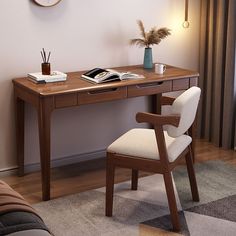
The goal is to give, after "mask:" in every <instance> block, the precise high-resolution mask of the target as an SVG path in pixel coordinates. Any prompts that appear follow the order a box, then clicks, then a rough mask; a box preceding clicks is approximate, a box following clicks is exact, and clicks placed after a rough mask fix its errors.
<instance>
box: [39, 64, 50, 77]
mask: <svg viewBox="0 0 236 236" xmlns="http://www.w3.org/2000/svg"><path fill="white" fill-rule="evenodd" d="M41 68H42V74H43V75H51V65H50V63H42V64H41Z"/></svg>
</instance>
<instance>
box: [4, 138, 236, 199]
mask: <svg viewBox="0 0 236 236" xmlns="http://www.w3.org/2000/svg"><path fill="white" fill-rule="evenodd" d="M215 159H217V160H222V161H225V162H227V163H230V164H233V165H236V152H235V151H233V150H223V149H220V148H217V147H215V146H214V145H212V144H210V143H208V142H206V141H204V140H197V143H196V162H203V161H207V160H215ZM140 174H141V175H142V176H145V175H148V173H144V172H142V173H140ZM40 178H41V176H40V172H35V173H30V174H27V175H25V176H24V177H17V176H6V177H3V178H1V179H2V180H3V181H5V182H7V183H8V184H9V185H10V186H11V187H12V188H13V189H15V190H16V191H17V192H19V193H20V194H22V195H23V196H24V198H25V199H26V200H27V201H29V202H30V203H37V202H40V201H41V180H40ZM130 178H131V171H130V170H128V169H121V168H117V170H116V178H115V180H116V182H122V181H125V180H129V179H130ZM104 185H105V158H101V159H97V160H93V161H88V162H83V163H78V164H73V165H69V166H64V167H59V168H54V169H52V182H51V186H52V187H51V191H52V199H53V198H58V197H61V196H65V195H69V194H73V193H78V192H83V191H87V190H90V189H95V188H99V187H102V186H104Z"/></svg>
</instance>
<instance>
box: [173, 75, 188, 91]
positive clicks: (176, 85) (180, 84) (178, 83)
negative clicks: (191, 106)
mask: <svg viewBox="0 0 236 236" xmlns="http://www.w3.org/2000/svg"><path fill="white" fill-rule="evenodd" d="M188 88H189V78H184V79H176V80H173V91H177V90H184V89H188Z"/></svg>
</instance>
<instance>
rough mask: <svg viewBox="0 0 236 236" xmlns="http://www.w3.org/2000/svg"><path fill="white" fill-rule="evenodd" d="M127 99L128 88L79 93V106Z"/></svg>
mask: <svg viewBox="0 0 236 236" xmlns="http://www.w3.org/2000/svg"><path fill="white" fill-rule="evenodd" d="M126 97H127V88H126V87H119V88H108V89H101V90H94V91H89V92H81V93H78V105H82V104H89V103H96V102H105V101H113V100H118V99H123V98H126Z"/></svg>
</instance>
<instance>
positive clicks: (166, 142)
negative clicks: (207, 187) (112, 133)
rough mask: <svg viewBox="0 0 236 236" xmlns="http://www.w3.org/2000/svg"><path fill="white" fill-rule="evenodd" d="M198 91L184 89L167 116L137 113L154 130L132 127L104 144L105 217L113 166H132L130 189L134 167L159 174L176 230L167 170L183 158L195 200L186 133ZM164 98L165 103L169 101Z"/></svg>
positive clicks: (133, 186) (134, 178) (108, 209)
mask: <svg viewBox="0 0 236 236" xmlns="http://www.w3.org/2000/svg"><path fill="white" fill-rule="evenodd" d="M200 94H201V90H200V88H198V87H191V88H190V89H188V90H186V91H185V92H183V93H182V94H181V95H180V96H179V97H177V98H176V99H175V100H174V101H172V102H173V103H172V102H171V103H172V105H171V108H170V112H171V114H170V115H167V116H164V115H158V114H151V113H142V112H139V113H137V115H136V120H137V122H147V123H150V124H151V125H152V126H153V127H154V129H145V128H137V129H132V130H130V131H128V132H127V133H125V134H124V135H122V136H121V137H120V138H118V139H117V140H116V141H114V142H113V143H112V144H111V145H110V146H109V147H108V149H107V167H106V168H107V169H106V216H112V208H113V191H114V190H113V189H114V172H115V167H116V166H119V167H125V168H130V169H132V182H131V189H132V190H137V186H138V170H143V171H150V172H155V173H159V174H162V175H163V177H164V182H165V188H166V194H167V199H168V204H169V209H170V217H171V222H172V225H173V230H174V231H179V230H180V223H179V217H178V210H177V205H176V198H175V193H174V186H173V182H172V181H173V180H172V175H171V171H172V170H173V169H174V168H175V166H176V165H177V164H178V162H179V160H180V159H181V158H182V157H185V160H186V166H187V171H188V176H189V181H190V187H191V192H192V199H193V201H199V194H198V188H197V183H196V177H195V172H194V167H193V158H192V148H191V145H190V144H191V142H192V138H191V136H189V135H188V130H189V129H190V127H191V126H192V124H193V122H194V120H195V116H196V111H197V107H198V102H199V98H200ZM164 101H165V102H164V103H165V104H167V103H166V102H167V101H171V100H170V99H169V100H168V99H164ZM124 207H125V206H124Z"/></svg>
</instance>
